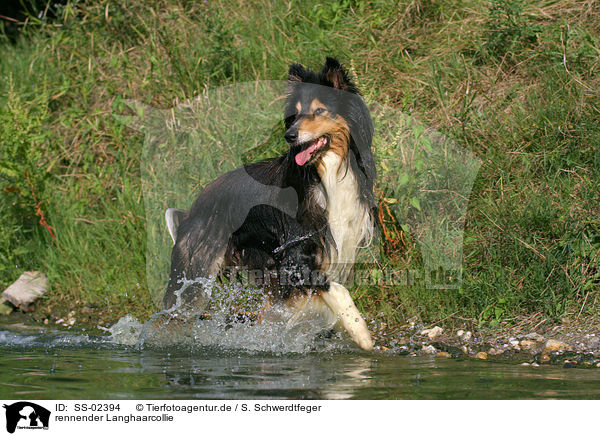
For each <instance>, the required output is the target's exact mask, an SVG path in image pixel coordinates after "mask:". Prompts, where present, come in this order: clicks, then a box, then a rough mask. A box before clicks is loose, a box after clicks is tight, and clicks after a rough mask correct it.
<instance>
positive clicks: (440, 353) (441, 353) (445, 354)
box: [435, 351, 452, 357]
mask: <svg viewBox="0 0 600 436" xmlns="http://www.w3.org/2000/svg"><path fill="white" fill-rule="evenodd" d="M435 357H452V355H451V354H450V353H446V352H445V351H440V352H439V353H437V354H436V355H435Z"/></svg>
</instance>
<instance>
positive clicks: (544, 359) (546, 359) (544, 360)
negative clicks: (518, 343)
mask: <svg viewBox="0 0 600 436" xmlns="http://www.w3.org/2000/svg"><path fill="white" fill-rule="evenodd" d="M547 362H550V356H548V355H547V354H546V353H542V354H540V363H547Z"/></svg>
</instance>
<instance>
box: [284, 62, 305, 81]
mask: <svg viewBox="0 0 600 436" xmlns="http://www.w3.org/2000/svg"><path fill="white" fill-rule="evenodd" d="M304 77H306V69H305V68H304V67H303V66H302V65H300V64H292V65H290V71H289V72H288V80H289V81H290V82H302V81H303V80H304Z"/></svg>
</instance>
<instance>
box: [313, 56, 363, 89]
mask: <svg viewBox="0 0 600 436" xmlns="http://www.w3.org/2000/svg"><path fill="white" fill-rule="evenodd" d="M321 74H322V75H323V76H324V77H325V79H326V80H327V81H328V82H330V83H331V85H332V86H333V87H334V88H337V89H341V90H342V91H348V92H354V93H358V89H357V88H356V86H355V85H354V83H352V81H351V80H350V79H349V77H348V73H346V70H344V67H342V65H341V64H340V63H339V62H338V60H337V59H334V58H330V57H328V58H327V60H326V61H325V66H324V67H323V71H322V72H321Z"/></svg>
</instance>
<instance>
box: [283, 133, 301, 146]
mask: <svg viewBox="0 0 600 436" xmlns="http://www.w3.org/2000/svg"><path fill="white" fill-rule="evenodd" d="M283 137H284V138H285V140H286V141H287V142H288V143H290V144H291V143H293V142H296V139H298V131H297V130H296V129H287V131H286V132H285V135H283Z"/></svg>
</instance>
